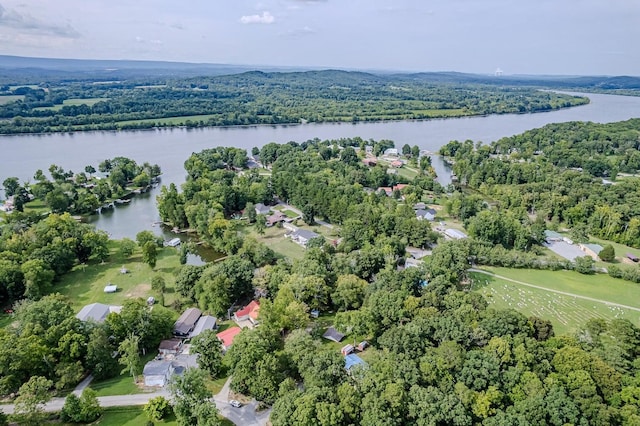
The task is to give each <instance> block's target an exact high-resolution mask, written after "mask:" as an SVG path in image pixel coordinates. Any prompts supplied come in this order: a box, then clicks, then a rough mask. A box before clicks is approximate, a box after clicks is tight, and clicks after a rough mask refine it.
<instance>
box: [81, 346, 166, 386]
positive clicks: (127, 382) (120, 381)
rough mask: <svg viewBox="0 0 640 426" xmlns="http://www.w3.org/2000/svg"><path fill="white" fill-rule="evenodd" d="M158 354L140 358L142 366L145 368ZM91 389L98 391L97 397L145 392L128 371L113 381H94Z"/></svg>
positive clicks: (154, 352) (150, 353)
mask: <svg viewBox="0 0 640 426" xmlns="http://www.w3.org/2000/svg"><path fill="white" fill-rule="evenodd" d="M157 354H158V351H153V352H149V353H148V354H146V355H142V356H140V366H141V367H144V365H145V364H146V363H147V362H149V361H151V360H152V359H153V358H155V356H156V355H157ZM140 380H142V375H140V376H138V381H140ZM89 387H90V388H91V389H93V390H94V391H96V394H97V396H109V395H133V394H136V393H143V392H145V390H144V389H143V388H142V387H140V386H138V385H136V384H135V383H134V382H133V377H131V375H130V374H129V372H128V371H125V372H123V373H121V374H120V375H119V376H116V377H113V378H111V379H106V380H100V381H93V382H91V384H90V385H89Z"/></svg>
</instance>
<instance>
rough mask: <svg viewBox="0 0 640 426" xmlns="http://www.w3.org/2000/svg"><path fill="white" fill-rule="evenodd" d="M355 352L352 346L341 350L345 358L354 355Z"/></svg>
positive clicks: (346, 346)
mask: <svg viewBox="0 0 640 426" xmlns="http://www.w3.org/2000/svg"><path fill="white" fill-rule="evenodd" d="M353 351H354V347H353V345H351V344H349V345H345V346H343V347H342V349H340V353H341V354H342V355H344V356H347V355H349V354H350V353H353Z"/></svg>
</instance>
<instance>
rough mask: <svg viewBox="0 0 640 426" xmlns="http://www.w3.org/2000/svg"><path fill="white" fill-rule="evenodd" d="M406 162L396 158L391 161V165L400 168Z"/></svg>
mask: <svg viewBox="0 0 640 426" xmlns="http://www.w3.org/2000/svg"><path fill="white" fill-rule="evenodd" d="M403 165H404V164H403V163H402V161H400V160H394V161H392V162H391V167H394V168H396V169H399V168H400V167H402V166H403Z"/></svg>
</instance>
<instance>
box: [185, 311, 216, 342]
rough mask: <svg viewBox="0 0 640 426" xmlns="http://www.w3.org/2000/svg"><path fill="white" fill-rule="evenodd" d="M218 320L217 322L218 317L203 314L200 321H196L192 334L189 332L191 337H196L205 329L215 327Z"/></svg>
mask: <svg viewBox="0 0 640 426" xmlns="http://www.w3.org/2000/svg"><path fill="white" fill-rule="evenodd" d="M216 322H217V319H216V317H212V316H210V315H203V316H201V317H200V319H199V320H198V322H197V323H196V326H195V327H193V331H192V332H191V334H189V337H191V338H194V337H196V336H198V335H199V334H200V333H202V332H203V331H205V330H213V329H215V328H216Z"/></svg>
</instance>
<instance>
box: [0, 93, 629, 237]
mask: <svg viewBox="0 0 640 426" xmlns="http://www.w3.org/2000/svg"><path fill="white" fill-rule="evenodd" d="M586 96H588V97H589V98H590V99H591V103H590V104H588V105H584V106H579V107H575V108H569V109H563V110H560V111H553V112H544V113H536V114H510V115H489V116H479V117H466V118H451V119H437V120H424V121H396V122H379V123H357V124H303V125H302V124H301V125H280V126H246V127H211V128H204V129H182V128H175V129H165V130H146V131H124V132H84V133H56V134H43V135H12V136H0V182H2V181H3V180H4V179H5V178H7V177H9V176H16V177H18V178H20V179H21V180H23V181H29V180H33V179H32V176H33V174H34V172H35V171H36V170H37V169H43V170H44V171H46V170H47V169H48V168H49V166H50V165H51V164H57V165H59V166H61V167H63V168H64V169H66V170H69V169H70V170H73V171H74V172H80V171H82V170H84V167H85V166H86V165H88V164H92V165H95V166H97V164H98V163H99V162H100V161H102V160H104V159H106V158H113V157H116V156H124V157H129V158H132V159H134V160H136V161H138V162H144V161H148V162H150V163H157V164H159V165H160V166H161V167H162V171H163V176H162V183H163V184H165V185H166V184H169V183H170V182H175V183H181V182H183V181H184V178H185V172H184V169H183V164H184V161H185V160H186V159H187V157H189V155H190V154H191V153H192V152H197V151H200V150H202V149H204V148H209V147H215V146H235V147H240V148H245V149H247V150H248V151H249V152H250V150H251V148H252V147H254V146H257V147H261V146H263V145H264V144H266V143H269V142H278V143H284V142H288V141H296V142H303V141H305V140H308V139H313V138H316V137H317V138H320V139H323V140H324V139H337V138H342V137H355V136H360V137H362V138H364V139H370V138H373V139H376V140H378V139H391V140H393V141H395V143H396V147H401V146H402V145H404V144H405V143H408V144H409V145H412V146H413V145H418V146H419V147H420V148H422V149H427V150H429V151H433V152H436V151H438V149H439V148H440V147H441V146H442V145H444V144H446V143H447V142H449V141H451V140H454V139H457V140H460V141H463V140H466V139H471V140H474V141H483V142H485V143H489V142H492V141H494V140H497V139H499V138H501V137H504V136H511V135H514V134H518V133H521V132H523V131H525V130H529V129H533V128H536V127H541V126H544V125H545V124H548V123H556V122H567V121H576V120H580V121H594V122H600V123H608V122H613V121H621V120H627V119H629V118H634V117H640V97H627V96H614V95H599V94H588V95H586ZM434 166H435V167H436V171H437V172H438V174H439V178H440V180H441V182H443V183H447V180H448V176H449V173H448V171H447V170H446V168H445V167H444V164H443V163H442V161H440V160H439V159H438V158H436V161H434ZM159 192H160V188H156V189H154V190H153V191H151V192H149V193H147V194H145V195H143V196H138V197H137V198H134V200H133V201H132V202H131V203H130V204H129V205H126V206H120V207H118V208H116V209H115V210H112V211H111V212H109V213H106V214H102V215H96V216H93V217H92V219H91V221H92V222H93V223H94V224H95V225H96V227H98V228H100V229H103V230H105V231H107V232H108V233H109V234H111V235H112V236H113V237H114V238H122V237H125V236H127V237H135V234H136V233H138V232H139V231H141V230H144V229H151V230H154V232H156V233H159V234H163V235H165V237H169V234H168V233H167V232H166V231H164V230H161V229H160V228H159V227H157V226H153V224H154V222H156V221H158V220H159V218H158V211H157V208H156V205H155V198H156V195H157V194H158V193H159Z"/></svg>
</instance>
